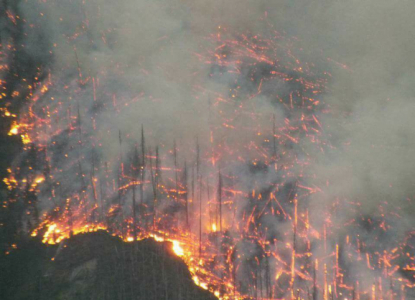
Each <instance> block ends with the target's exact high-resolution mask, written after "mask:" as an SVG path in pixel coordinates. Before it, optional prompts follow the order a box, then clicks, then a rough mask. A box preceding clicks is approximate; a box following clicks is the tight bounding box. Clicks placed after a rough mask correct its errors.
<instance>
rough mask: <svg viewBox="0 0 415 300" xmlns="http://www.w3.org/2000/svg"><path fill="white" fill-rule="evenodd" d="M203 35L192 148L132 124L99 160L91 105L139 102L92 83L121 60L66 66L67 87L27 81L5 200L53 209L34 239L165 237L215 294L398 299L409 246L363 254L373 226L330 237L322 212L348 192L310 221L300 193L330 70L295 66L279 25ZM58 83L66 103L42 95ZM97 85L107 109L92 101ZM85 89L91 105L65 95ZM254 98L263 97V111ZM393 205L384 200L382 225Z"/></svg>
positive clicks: (306, 193) (111, 109) (320, 137)
mask: <svg viewBox="0 0 415 300" xmlns="http://www.w3.org/2000/svg"><path fill="white" fill-rule="evenodd" d="M208 40H209V41H210V42H211V43H212V45H213V46H212V47H211V48H210V49H208V50H206V51H204V52H202V53H198V54H196V56H197V57H198V58H199V59H200V61H201V63H203V64H207V65H208V66H210V69H211V70H212V71H211V73H210V74H209V78H210V80H212V82H211V83H212V84H210V83H209V84H206V85H203V84H195V86H194V87H193V89H194V91H195V94H197V97H201V98H203V97H205V98H207V99H209V118H210V120H209V127H210V128H209V130H208V131H209V133H208V135H207V136H205V137H203V138H204V140H203V143H199V138H200V139H202V137H198V139H197V141H196V142H193V141H192V143H191V144H186V143H183V145H179V146H177V145H176V142H175V141H174V144H173V143H172V145H164V144H162V145H159V146H156V147H154V146H152V147H149V146H148V144H146V138H147V137H148V135H146V132H145V130H144V128H143V127H144V126H143V127H141V128H140V129H138V130H137V131H139V132H140V134H139V136H140V138H141V141H140V143H139V142H138V141H136V140H134V138H133V137H132V136H134V134H133V133H132V132H121V130H119V131H118V133H117V139H118V140H119V147H118V148H119V150H113V149H111V154H112V155H111V157H106V158H105V159H106V160H105V161H104V160H103V159H102V157H101V156H100V155H99V151H100V149H101V148H102V147H103V146H102V145H103V144H105V143H106V142H107V141H106V139H107V135H108V134H109V132H110V131H109V130H108V132H101V131H100V128H99V126H97V123H98V124H99V122H100V120H99V117H98V116H97V111H99V109H103V110H106V111H105V112H106V113H107V114H108V115H111V114H114V115H117V116H119V115H120V114H121V113H120V112H122V111H126V110H128V106H129V105H131V103H134V102H137V101H139V100H138V99H142V97H144V96H143V95H141V94H140V95H137V96H136V97H132V98H134V99H133V100H131V99H125V98H128V97H126V96H125V95H124V94H123V95H116V94H115V93H113V92H112V91H111V90H106V87H105V86H104V85H103V84H100V81H104V80H106V79H107V76H108V77H110V76H109V75H108V73H111V71H112V72H114V73H115V72H121V71H119V69H117V68H118V67H119V66H118V65H117V68H114V70H99V72H98V74H97V75H96V76H94V77H92V76H90V77H88V76H87V75H85V74H83V73H81V72H80V69H81V67H80V66H79V65H78V67H77V68H78V71H79V72H78V74H79V78H77V85H76V84H75V85H74V86H71V85H69V83H68V84H66V83H65V85H64V86H63V88H62V87H61V86H60V85H59V84H52V82H53V74H51V75H49V76H47V77H48V78H47V80H44V82H38V83H37V84H36V85H35V86H30V90H31V91H32V94H31V97H30V100H31V101H30V103H29V105H28V107H26V108H25V110H24V112H23V113H22V115H20V116H19V118H18V121H13V123H12V126H11V129H10V131H9V135H20V137H21V138H22V141H23V143H24V144H25V150H26V151H25V153H26V157H25V159H24V160H22V161H24V162H25V163H21V165H15V166H14V168H13V170H9V176H8V178H6V179H4V182H5V184H6V185H7V186H8V189H9V190H10V191H13V192H14V194H13V198H12V199H11V200H10V201H9V202H10V203H13V202H16V198H19V197H20V198H22V199H27V202H28V209H27V214H28V217H27V218H26V219H27V220H29V221H27V222H28V224H33V223H36V222H35V221H33V220H32V219H31V218H35V217H34V215H36V213H38V212H37V211H36V209H37V207H36V205H35V204H36V200H34V199H35V196H37V197H38V198H39V199H42V200H43V201H45V203H47V204H49V205H50V206H53V208H52V209H51V210H50V211H47V212H45V213H44V215H42V217H41V220H40V222H38V223H37V226H36V227H35V228H32V229H33V231H32V236H33V237H35V236H38V235H41V236H42V241H43V243H47V244H57V243H60V242H62V241H63V240H65V239H68V238H70V237H71V236H73V235H77V234H82V233H88V232H95V231H98V230H105V231H107V232H109V233H110V234H112V235H115V236H118V237H120V238H121V239H122V240H124V241H125V242H134V241H137V240H142V239H146V238H152V239H154V240H155V241H157V242H170V243H171V250H172V252H173V253H174V254H175V255H176V256H178V257H180V258H181V259H182V260H183V261H184V262H185V263H186V264H187V266H188V268H189V271H190V273H191V275H192V278H193V281H194V282H195V284H196V285H198V286H200V287H201V288H203V289H205V290H208V291H210V292H212V294H214V295H215V296H216V297H217V298H219V299H255V298H256V299H259V298H260V299H285V300H288V299H290V300H294V299H296V300H299V299H307V300H308V299H322V297H323V299H324V300H329V299H345V300H347V299H362V300H363V299H369V298H367V297H369V295H370V297H372V299H387V297H388V299H396V296H397V295H398V293H399V296H400V299H402V300H403V299H405V295H406V294H405V290H406V289H411V288H413V287H414V284H413V282H414V281H415V277H414V276H415V275H414V270H415V268H414V264H413V262H414V261H415V255H414V252H413V249H412V248H411V247H410V245H409V243H408V242H407V241H403V242H402V241H401V242H399V243H397V244H396V245H393V246H385V249H382V250H383V251H379V250H376V251H375V250H373V249H377V248H376V247H378V246H379V245H377V243H378V242H377V240H378V239H380V238H381V234H378V235H376V236H375V238H373V241H363V240H362V237H361V236H359V234H358V233H356V234H355V235H354V236H353V235H351V234H350V235H347V237H346V236H344V237H343V236H338V237H335V238H334V233H333V232H334V231H335V229H338V231H340V229H339V228H334V226H335V225H334V224H333V222H332V220H333V218H335V217H336V214H338V215H347V213H346V212H345V211H344V210H345V209H347V208H348V207H349V206H346V205H345V203H347V201H346V200H344V201H341V200H338V201H337V202H336V203H334V204H333V205H332V207H327V208H325V210H324V211H322V212H321V215H320V216H319V218H320V219H318V220H316V217H315V216H310V215H311V213H310V211H309V204H310V202H311V200H310V199H311V195H316V194H317V195H319V194H323V191H324V187H319V186H317V185H313V184H309V183H308V182H306V181H307V180H309V181H312V179H313V178H314V175H308V166H309V165H310V164H311V163H312V159H313V158H312V155H310V154H309V153H308V152H307V147H314V148H313V149H315V151H316V152H324V151H325V150H326V149H327V148H330V147H332V146H331V145H330V143H329V141H328V139H327V137H326V136H325V133H324V130H323V128H324V122H322V121H321V119H320V115H322V114H324V113H327V111H328V108H327V107H325V105H324V102H323V100H322V95H323V94H324V92H325V90H326V88H327V86H328V85H329V79H328V78H329V77H330V75H329V72H327V71H324V72H321V71H319V70H318V69H317V68H315V67H313V64H312V63H308V62H306V61H303V59H302V57H301V56H300V55H299V54H298V53H297V52H296V51H295V49H294V48H295V47H294V45H295V40H290V39H284V38H282V37H281V36H280V34H279V33H277V32H272V34H271V35H270V37H261V36H258V35H253V34H251V33H240V34H235V33H229V32H226V29H225V28H223V27H221V28H220V34H212V36H210V37H209V38H208ZM146 72H147V71H145V72H144V71H143V73H146ZM77 76H78V75H77ZM110 78H111V77H110ZM223 81H226V82H231V83H230V84H229V86H226V88H227V90H226V92H223V93H220V92H218V91H216V90H211V89H210V86H212V85H219V84H223V83H222V82H223ZM276 86H278V87H281V88H276ZM60 89H63V90H64V92H65V93H66V98H65V99H64V98H63V97H62V99H56V98H55V97H54V96H51V95H50V94H49V93H51V94H52V95H55V94H54V92H56V91H58V93H56V94H59V93H61V92H62V91H61V90H60ZM100 91H101V93H102V98H105V97H106V98H108V99H111V104H110V105H108V103H100V104H99V102H98V101H99V99H98V98H99V97H97V96H96V93H97V92H100ZM89 92H90V93H89ZM200 95H203V97H202V96H200ZM18 96H19V95H15V97H18ZM88 97H89V98H91V99H93V105H91V107H93V108H92V109H91V111H88V110H87V109H85V108H82V104H80V103H79V101H78V102H77V100H75V99H83V98H88ZM264 98H267V99H271V100H269V101H270V102H271V103H272V104H271V105H269V106H266V108H264V107H263V106H264V103H262V102H261V101H263V99H264ZM149 99H150V101H154V102H155V103H157V101H161V100H159V99H154V98H152V97H149ZM91 101H92V100H91ZM40 102H42V105H41V109H39V107H38V104H37V103H40ZM100 105H101V106H100ZM273 108H277V109H275V110H276V111H280V112H281V116H280V117H278V116H276V114H275V113H274V112H273V111H272V110H273ZM88 109H90V108H89V107H88ZM2 112H3V114H4V116H10V117H15V116H14V115H12V114H11V113H10V112H9V111H7V110H4V111H3V110H2ZM212 120H216V122H214V121H212ZM149 131H150V132H151V129H149ZM149 135H151V133H150V134H149ZM223 136H229V137H233V136H243V138H241V140H236V141H225V140H226V139H224V138H223ZM68 144H69V145H68ZM201 144H203V145H201ZM126 145H128V146H130V145H134V146H133V147H130V148H128V147H127V146H126ZM305 145H306V146H307V147H306V146H305ZM112 148H114V149H115V148H116V147H115V146H114V147H112ZM127 148H128V149H127ZM183 149H191V150H189V151H188V152H189V153H190V154H188V153H185V150H183ZM180 150H182V151H183V153H184V154H183V155H182V156H180V155H181V151H180ZM116 151H118V154H116V155H114V153H115V152H116ZM184 156H186V157H185V158H183V157H184ZM28 162H30V163H28ZM65 174H70V175H71V176H73V177H69V176H65ZM309 177H311V178H309ZM68 187H70V188H68ZM357 206H358V205H357ZM35 212H36V213H35ZM393 213H394V212H393V208H391V212H390V213H388V216H389V217H390V218H391V219H392V220H393V219H395V218H397V217H396V216H395V215H397V214H395V215H394V214H393ZM384 216H385V215H382V217H383V219H385V217H384ZM312 217H314V219H312ZM363 218H364V217H363V216H362V222H363V221H364V222H366V223H368V224H370V226H371V228H372V229H373V228H375V227H376V229H377V227H379V228H381V230H382V231H383V232H386V231H387V230H388V228H389V227H388V226H387V225H388V224H386V221H384V220H382V221H383V222H380V223H379V224H377V223H375V222H374V221H373V220H366V219H364V220H363ZM26 219H25V220H26ZM368 226H369V225H368ZM342 227H344V228H347V229H350V232H353V230H355V231H356V232H357V231H358V229H360V227H362V226H361V225H359V223H358V221H356V220H347V222H346V223H345V224H343V225H342ZM373 231H374V232H375V233H374V234H376V230H375V229H373ZM382 234H383V233H382ZM407 239H409V237H408V238H407ZM333 240H336V242H335V243H332V241H333ZM401 260H402V261H404V260H405V261H406V262H405V263H403V262H402V261H401ZM407 260H409V261H411V263H408V262H407ZM362 262H364V266H361V268H365V272H367V273H365V274H371V275H372V276H373V277H374V278H373V282H374V283H373V284H370V285H368V286H364V287H363V286H359V280H360V279H362V276H364V275H359V274H357V275H355V274H349V273H348V266H349V265H355V264H356V265H357V264H359V265H362ZM319 265H320V267H319ZM398 271H399V272H406V273H405V274H407V276H402V275H400V274H399V272H398ZM408 274H409V275H408ZM411 276H412V277H411ZM408 278H410V279H408ZM386 282H388V284H386ZM389 283H390V285H389ZM387 286H388V287H387ZM397 290H399V292H397ZM317 297H319V298H317ZM365 297H366V298H365ZM381 297H383V298H381ZM394 297H395V298H394Z"/></svg>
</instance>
